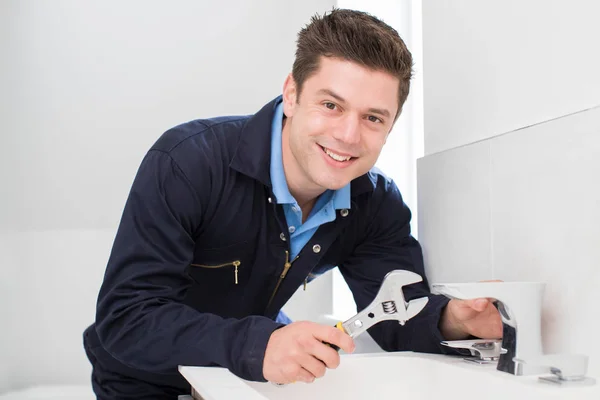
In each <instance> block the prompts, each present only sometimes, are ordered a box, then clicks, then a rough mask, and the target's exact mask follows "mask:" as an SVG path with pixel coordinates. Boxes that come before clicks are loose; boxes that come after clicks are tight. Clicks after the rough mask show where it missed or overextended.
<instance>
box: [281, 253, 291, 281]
mask: <svg viewBox="0 0 600 400" xmlns="http://www.w3.org/2000/svg"><path fill="white" fill-rule="evenodd" d="M291 266H292V263H291V262H290V252H289V251H287V250H286V251H285V264H283V271H282V272H281V276H280V278H281V279H283V278H285V276H286V275H287V273H288V271H289V269H290V267H291Z"/></svg>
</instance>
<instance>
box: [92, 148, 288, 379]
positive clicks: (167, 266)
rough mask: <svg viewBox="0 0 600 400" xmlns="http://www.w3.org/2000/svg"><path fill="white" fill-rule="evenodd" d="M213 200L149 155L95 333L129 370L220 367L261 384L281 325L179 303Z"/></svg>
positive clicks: (170, 164)
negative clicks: (199, 232) (266, 355)
mask: <svg viewBox="0 0 600 400" xmlns="http://www.w3.org/2000/svg"><path fill="white" fill-rule="evenodd" d="M208 196H209V194H207V193H197V191H196V190H194V188H193V187H192V185H191V183H190V181H189V180H188V178H187V177H186V176H185V175H184V173H183V172H182V170H181V168H180V167H179V166H178V165H177V164H176V163H175V161H174V160H173V159H172V158H171V157H170V155H169V154H168V153H165V152H162V151H158V150H151V151H149V152H148V153H147V155H146V157H145V158H144V160H143V161H142V163H141V165H140V168H139V170H138V172H137V175H136V177H135V179H134V182H133V185H132V188H131V191H130V193H129V196H128V199H127V202H126V205H125V208H124V211H123V215H122V219H121V222H120V225H119V228H118V232H117V235H116V238H115V241H114V244H113V249H112V252H111V255H110V258H109V261H108V265H107V269H106V273H105V278H104V282H103V284H102V287H101V290H100V293H99V298H98V304H97V314H96V331H97V333H98V337H99V339H100V342H101V343H102V345H103V347H104V348H105V349H106V350H107V351H108V352H109V353H110V354H111V355H112V356H113V357H114V358H116V359H117V360H119V361H120V362H122V363H124V364H125V365H127V366H130V367H132V368H136V369H139V370H144V371H149V372H154V373H165V374H173V373H177V366H178V365H219V366H222V367H225V368H228V369H229V370H230V371H232V372H233V373H234V374H236V375H237V376H239V377H242V378H244V379H248V380H255V381H264V377H263V374H262V367H263V357H264V353H265V349H266V346H267V342H268V340H269V337H270V335H271V333H272V332H273V331H274V330H275V329H277V328H278V327H280V326H282V325H281V324H278V323H276V322H275V321H272V320H270V319H269V318H266V317H263V316H249V317H245V318H242V319H224V318H222V317H220V316H217V315H214V314H208V313H201V312H199V311H197V310H195V309H193V308H191V307H189V306H187V305H185V304H183V303H182V300H183V299H184V296H185V294H186V290H187V289H188V288H189V287H190V285H191V282H190V278H189V277H188V276H186V274H185V269H186V267H187V266H188V265H189V264H190V262H191V259H192V257H193V249H194V243H195V242H194V239H193V235H194V232H195V231H196V230H197V229H199V227H200V226H201V224H202V220H203V204H205V203H206V202H207V198H208Z"/></svg>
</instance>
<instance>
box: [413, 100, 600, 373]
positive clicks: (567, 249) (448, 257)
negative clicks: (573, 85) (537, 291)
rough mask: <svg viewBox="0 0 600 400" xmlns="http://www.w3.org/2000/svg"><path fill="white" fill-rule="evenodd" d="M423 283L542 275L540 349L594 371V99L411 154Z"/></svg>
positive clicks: (599, 126)
mask: <svg viewBox="0 0 600 400" xmlns="http://www.w3.org/2000/svg"><path fill="white" fill-rule="evenodd" d="M418 181H419V202H420V203H419V209H420V210H421V212H420V214H419V225H420V227H421V234H420V241H421V244H422V245H423V248H424V254H425V258H426V264H427V267H428V273H429V276H430V279H431V281H432V282H441V281H452V282H458V281H478V280H481V279H502V280H505V281H542V282H546V284H547V286H546V293H545V298H544V303H543V314H542V321H543V322H542V335H543V344H544V351H545V352H547V353H563V352H579V353H584V354H587V355H589V356H590V373H591V374H596V375H597V376H600V343H599V342H598V340H597V338H596V336H597V332H598V330H599V329H600V322H599V321H598V320H599V318H600V310H599V305H600V107H597V108H594V109H591V110H586V111H582V112H579V113H576V114H573V115H570V116H567V117H564V118H560V119H556V120H553V121H548V122H546V123H543V124H539V125H536V126H532V127H528V128H525V129H521V130H517V131H515V132H511V133H508V134H506V135H503V136H500V137H497V138H493V139H489V140H486V141H483V142H479V143H476V144H472V145H468V146H464V147H461V148H456V149H453V150H448V151H445V152H442V153H438V154H434V155H430V156H427V157H425V158H423V159H421V160H419V165H418Z"/></svg>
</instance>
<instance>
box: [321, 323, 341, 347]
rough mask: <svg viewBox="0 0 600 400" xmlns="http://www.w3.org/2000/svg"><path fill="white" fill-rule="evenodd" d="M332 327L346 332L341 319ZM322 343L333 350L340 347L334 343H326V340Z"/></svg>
mask: <svg viewBox="0 0 600 400" xmlns="http://www.w3.org/2000/svg"><path fill="white" fill-rule="evenodd" d="M333 327H334V328H337V329H339V330H340V331H342V332H344V333H346V330H345V329H344V327H343V326H342V322H341V321H340V322H338V323H337V324H335V325H334V326H333ZM323 343H324V344H326V345H327V346H329V347H331V348H332V349H334V350H335V351H340V348H339V347H338V346H336V345H335V344H332V343H327V342H323Z"/></svg>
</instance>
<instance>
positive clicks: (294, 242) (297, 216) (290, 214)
mask: <svg viewBox="0 0 600 400" xmlns="http://www.w3.org/2000/svg"><path fill="white" fill-rule="evenodd" d="M282 126H283V103H281V102H280V103H279V104H278V105H277V108H276V109H275V115H274V116H273V123H272V126H271V183H272V184H273V193H274V194H275V198H276V201H277V203H278V204H282V205H283V210H284V213H285V219H286V222H287V225H288V230H289V233H290V241H291V243H290V248H291V254H290V260H293V259H294V258H296V256H297V255H298V253H300V250H302V248H303V247H304V245H306V243H307V242H308V241H309V240H310V238H311V237H312V235H313V234H314V233H315V232H316V231H317V228H318V227H319V226H320V225H323V224H326V223H328V222H331V221H333V220H335V215H336V212H335V210H339V209H344V208H345V209H348V208H350V184H349V183H348V184H347V185H346V186H344V187H342V188H341V189H338V190H326V191H325V192H324V193H323V194H321V195H320V196H319V198H318V199H317V201H316V202H315V205H314V207H313V209H312V211H311V212H310V214H309V216H308V218H307V219H306V221H305V222H304V223H302V209H300V206H299V205H298V202H297V201H296V199H294V196H292V195H291V193H290V190H289V188H288V185H287V181H286V180H285V172H284V170H283V157H282V150H281V132H282Z"/></svg>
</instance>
